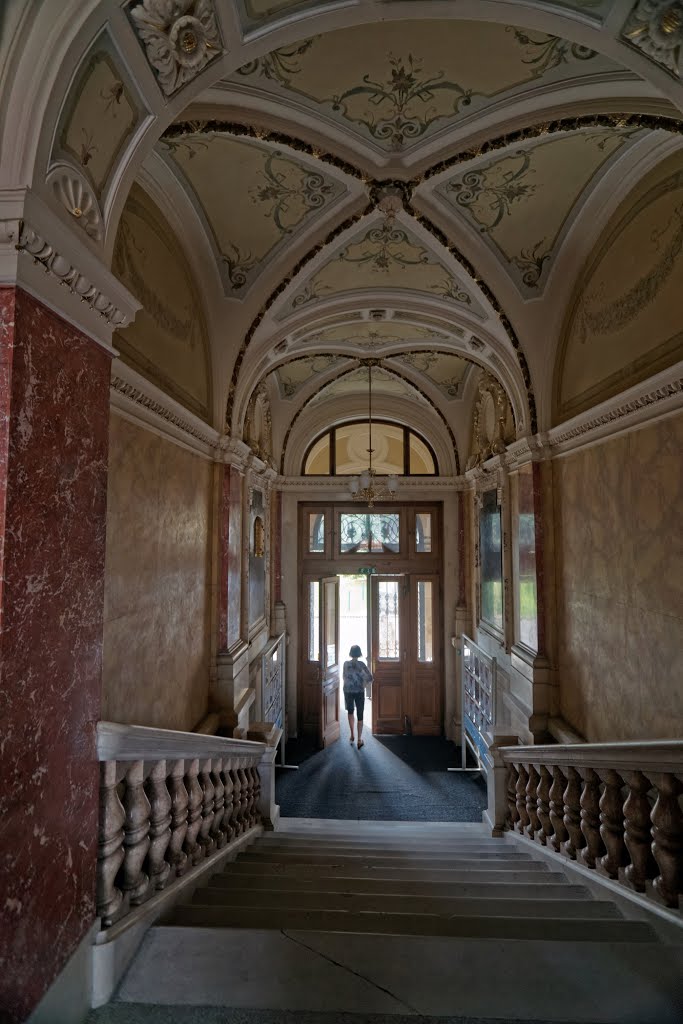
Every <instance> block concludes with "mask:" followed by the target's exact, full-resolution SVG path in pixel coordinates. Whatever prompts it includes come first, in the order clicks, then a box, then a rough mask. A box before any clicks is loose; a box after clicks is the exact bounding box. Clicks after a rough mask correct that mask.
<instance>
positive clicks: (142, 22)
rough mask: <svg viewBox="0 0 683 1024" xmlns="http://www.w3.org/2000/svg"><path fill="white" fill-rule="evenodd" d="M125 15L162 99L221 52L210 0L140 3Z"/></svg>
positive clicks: (188, 80) (148, 1)
mask: <svg viewBox="0 0 683 1024" xmlns="http://www.w3.org/2000/svg"><path fill="white" fill-rule="evenodd" d="M128 13H129V16H130V20H131V23H132V25H133V28H134V29H135V32H136V33H137V36H138V38H139V40H140V42H141V43H142V45H143V47H144V49H145V53H146V55H147V60H148V61H149V64H150V67H151V68H152V70H153V71H154V73H155V75H156V78H157V81H158V83H159V86H160V88H161V90H162V92H163V93H164V94H165V95H166V96H172V95H173V93H175V92H177V91H178V89H181V88H182V87H183V86H184V85H187V83H188V82H191V81H192V80H193V79H194V78H196V77H197V75H198V74H199V73H200V72H201V71H202V70H203V69H204V68H205V67H206V66H207V64H208V63H209V62H210V61H212V60H214V59H215V58H216V57H217V56H218V55H219V54H220V53H221V52H222V49H223V43H222V40H221V37H220V32H219V29H218V23H217V20H216V12H215V9H214V6H213V3H212V2H211V0H142V3H138V4H136V5H133V6H131V7H130V8H129V11H128Z"/></svg>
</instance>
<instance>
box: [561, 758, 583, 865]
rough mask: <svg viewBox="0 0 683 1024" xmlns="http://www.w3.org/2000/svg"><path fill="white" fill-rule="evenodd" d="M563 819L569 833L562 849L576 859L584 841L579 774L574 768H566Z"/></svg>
mask: <svg viewBox="0 0 683 1024" xmlns="http://www.w3.org/2000/svg"><path fill="white" fill-rule="evenodd" d="M563 820H564V824H565V828H566V829H567V833H568V835H569V838H568V839H566V840H565V842H564V844H563V850H564V852H565V853H566V854H567V856H568V857H570V858H571V859H572V860H576V856H577V853H578V851H579V850H581V849H583V847H584V846H585V843H586V839H585V837H584V834H583V832H582V831H581V776H580V775H579V773H578V772H577V770H576V768H567V788H566V789H565V791H564V819H563Z"/></svg>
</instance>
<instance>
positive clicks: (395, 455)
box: [335, 420, 403, 476]
mask: <svg viewBox="0 0 683 1024" xmlns="http://www.w3.org/2000/svg"><path fill="white" fill-rule="evenodd" d="M369 447H370V445H369V443H368V424H367V421H366V422H364V423H347V424H346V425H345V426H342V427H337V428H336V430H335V466H336V473H337V475H338V476H339V475H342V476H343V475H348V474H356V473H362V472H363V470H364V469H366V468H367V466H368V448H369ZM372 468H373V469H374V470H375V472H377V473H380V474H387V475H388V474H389V473H403V427H396V426H392V425H391V424H390V423H381V422H376V421H375V420H373V422H372Z"/></svg>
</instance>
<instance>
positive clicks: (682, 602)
mask: <svg viewBox="0 0 683 1024" xmlns="http://www.w3.org/2000/svg"><path fill="white" fill-rule="evenodd" d="M553 468H554V484H555V523H556V537H555V539H556V557H557V581H558V582H557V623H558V667H559V678H560V688H561V689H560V701H561V709H562V715H563V716H564V718H566V719H567V721H568V722H569V723H570V724H571V725H572V726H573V727H574V728H575V729H576V730H577V731H578V732H579V733H581V734H582V735H583V736H585V737H586V739H587V740H589V741H594V742H600V741H610V740H630V739H656V738H673V737H676V738H678V737H680V735H681V723H682V722H683V690H682V689H681V679H683V642H682V641H683V537H682V535H681V528H680V516H681V508H682V507H683V416H682V415H680V414H679V415H677V416H675V417H670V418H668V419H665V420H662V421H660V422H658V423H656V424H654V425H651V426H647V427H644V428H643V429H641V430H636V431H632V432H631V433H629V434H626V435H623V436H621V437H618V438H616V439H614V440H611V441H607V442H605V443H604V444H600V445H596V446H595V447H592V448H587V449H583V450H581V451H579V452H577V453H576V454H574V455H568V456H566V457H565V458H562V459H559V460H557V461H555V462H554V463H553Z"/></svg>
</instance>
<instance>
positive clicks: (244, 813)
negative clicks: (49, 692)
mask: <svg viewBox="0 0 683 1024" xmlns="http://www.w3.org/2000/svg"><path fill="white" fill-rule="evenodd" d="M97 751H98V758H99V761H100V822H99V830H98V852H97V913H98V915H99V917H100V918H101V921H102V926H103V927H104V928H108V927H109V926H110V925H112V924H114V922H116V921H119V920H121V918H123V917H125V915H126V914H128V913H129V912H130V911H131V910H132V909H134V908H135V907H138V906H140V905H141V904H143V903H145V902H146V901H147V900H148V899H150V898H151V897H152V896H153V895H154V894H155V893H157V892H158V891H159V890H162V889H167V888H170V887H171V886H172V885H173V883H174V882H175V881H176V880H177V879H179V878H180V877H181V876H183V875H187V874H188V873H189V872H190V871H192V870H193V869H194V868H195V867H197V866H198V865H200V864H201V863H202V862H205V861H207V860H208V859H210V858H212V857H214V856H217V855H218V853H219V851H222V850H224V849H225V848H226V847H227V846H228V845H229V844H230V843H232V842H234V841H235V840H236V839H238V838H239V837H240V836H243V835H245V834H246V833H247V832H249V831H250V830H251V829H253V828H255V827H257V826H260V825H263V826H264V827H272V823H271V818H272V816H273V808H274V799H273V797H274V793H273V781H274V769H273V759H274V757H275V749H274V748H270V747H267V746H266V745H265V744H263V743H253V742H250V741H248V740H233V739H226V738H223V737H220V736H204V735H201V734H198V733H189V732H174V731H172V730H169V729H150V728H145V727H143V726H130V725H118V724H116V723H114V722H99V723H98V725H97Z"/></svg>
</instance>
